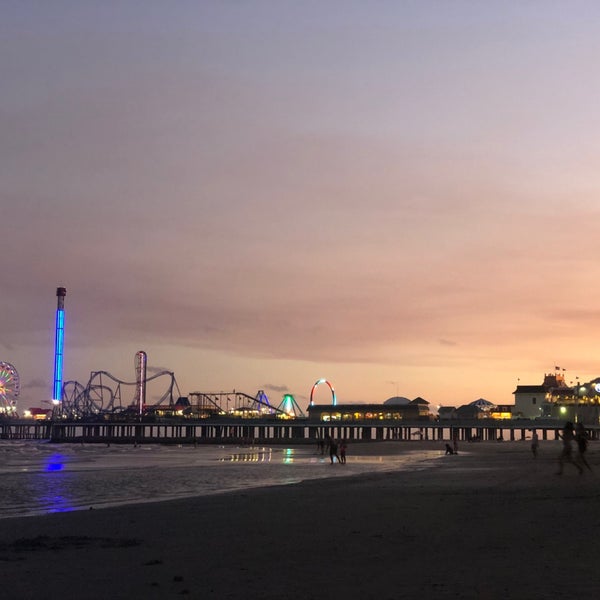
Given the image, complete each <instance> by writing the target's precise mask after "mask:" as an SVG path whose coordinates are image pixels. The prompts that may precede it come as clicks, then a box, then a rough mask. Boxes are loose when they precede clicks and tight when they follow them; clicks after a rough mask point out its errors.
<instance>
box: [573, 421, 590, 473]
mask: <svg viewBox="0 0 600 600" xmlns="http://www.w3.org/2000/svg"><path fill="white" fill-rule="evenodd" d="M575 442H576V443H577V460H578V462H579V463H580V464H582V465H583V466H584V467H585V468H586V469H587V470H588V471H591V470H592V467H590V464H589V463H588V461H587V460H586V458H585V452H586V450H587V433H586V432H585V427H584V426H583V423H582V422H581V421H580V422H579V423H577V425H575Z"/></svg>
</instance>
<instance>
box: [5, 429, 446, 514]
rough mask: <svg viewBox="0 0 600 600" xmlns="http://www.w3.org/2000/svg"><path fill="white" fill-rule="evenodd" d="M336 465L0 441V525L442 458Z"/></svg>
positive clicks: (262, 454) (418, 454)
mask: <svg viewBox="0 0 600 600" xmlns="http://www.w3.org/2000/svg"><path fill="white" fill-rule="evenodd" d="M352 450H353V452H351V453H350V454H349V456H348V458H347V464H346V465H337V464H336V465H331V464H330V461H329V457H328V456H321V455H318V454H316V453H315V452H314V448H313V447H300V448H297V447H291V446H290V447H269V446H248V447H235V446H216V445H215V446H204V445H203V446H198V447H194V446H192V445H189V446H163V445H158V444H156V445H150V444H149V445H143V446H138V447H133V446H130V445H112V446H110V447H106V446H103V445H98V444H94V445H82V444H60V445H56V444H50V443H44V442H42V443H40V442H22V441H4V440H3V441H0V481H2V486H1V489H2V494H1V495H0V518H7V517H16V516H28V515H36V514H46V513H52V512H62V511H70V510H80V509H87V508H89V507H94V508H101V507H105V506H114V505H120V504H135V503H141V502H150V501H157V500H169V499H173V498H183V497H190V496H202V495H207V494H216V493H222V492H226V491H232V490H240V489H247V488H253V487H264V486H270V485H284V484H290V483H297V482H299V481H302V480H307V479H320V478H325V477H327V478H330V477H339V476H347V475H360V474H363V473H373V472H383V471H389V470H399V469H416V468H424V466H426V464H427V461H428V459H431V458H434V457H437V456H439V455H440V453H439V452H437V451H425V452H424V451H405V452H403V453H402V454H401V455H394V456H364V455H359V454H357V452H359V451H360V446H359V445H357V446H355V447H353V448H352Z"/></svg>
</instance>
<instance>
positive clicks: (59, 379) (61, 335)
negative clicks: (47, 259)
mask: <svg viewBox="0 0 600 600" xmlns="http://www.w3.org/2000/svg"><path fill="white" fill-rule="evenodd" d="M66 295H67V289H66V288H64V287H59V288H56V299H57V306H56V330H55V336H54V389H53V393H52V403H53V404H60V402H61V400H62V387H63V353H64V348H65V296H66Z"/></svg>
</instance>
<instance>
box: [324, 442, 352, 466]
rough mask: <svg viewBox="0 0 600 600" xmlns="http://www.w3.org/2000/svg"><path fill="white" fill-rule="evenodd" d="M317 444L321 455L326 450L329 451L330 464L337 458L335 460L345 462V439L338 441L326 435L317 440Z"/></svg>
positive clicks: (343, 463)
mask: <svg viewBox="0 0 600 600" xmlns="http://www.w3.org/2000/svg"><path fill="white" fill-rule="evenodd" d="M318 445H319V450H320V451H321V454H322V455H324V454H325V452H326V451H328V452H329V460H330V461H331V464H333V463H334V462H335V459H337V462H338V463H339V464H341V465H345V464H346V448H347V444H346V440H340V441H339V442H338V441H336V440H335V439H333V438H332V437H330V436H328V435H327V436H325V439H324V440H323V439H321V440H319V442H318Z"/></svg>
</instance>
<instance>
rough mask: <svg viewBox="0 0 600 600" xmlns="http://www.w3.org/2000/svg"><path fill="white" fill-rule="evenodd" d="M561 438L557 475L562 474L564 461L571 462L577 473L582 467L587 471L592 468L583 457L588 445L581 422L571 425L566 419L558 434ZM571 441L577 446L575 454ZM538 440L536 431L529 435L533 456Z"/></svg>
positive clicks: (536, 450)
mask: <svg viewBox="0 0 600 600" xmlns="http://www.w3.org/2000/svg"><path fill="white" fill-rule="evenodd" d="M558 437H559V438H560V439H561V440H562V449H561V451H560V454H559V455H558V472H557V475H562V473H563V469H564V466H565V463H570V464H572V465H573V466H574V467H575V468H576V469H577V470H578V471H579V474H582V473H583V470H584V467H585V468H586V469H588V471H591V470H592V467H590V464H589V463H588V461H587V459H586V458H585V453H586V450H587V445H588V436H587V433H586V431H585V427H584V426H583V423H581V422H579V423H577V424H576V425H573V423H571V421H567V422H566V423H565V425H564V427H563V428H562V431H561V432H560V433H559V434H558ZM573 443H575V445H576V446H577V454H576V455H575V456H574V455H573ZM539 445H540V440H539V437H538V434H537V432H536V431H534V432H533V435H532V436H531V452H532V454H533V457H534V458H537V454H538V448H539Z"/></svg>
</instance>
